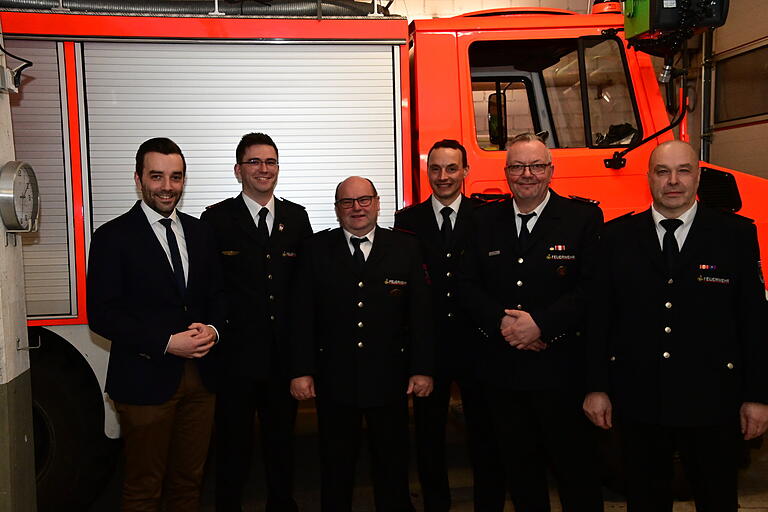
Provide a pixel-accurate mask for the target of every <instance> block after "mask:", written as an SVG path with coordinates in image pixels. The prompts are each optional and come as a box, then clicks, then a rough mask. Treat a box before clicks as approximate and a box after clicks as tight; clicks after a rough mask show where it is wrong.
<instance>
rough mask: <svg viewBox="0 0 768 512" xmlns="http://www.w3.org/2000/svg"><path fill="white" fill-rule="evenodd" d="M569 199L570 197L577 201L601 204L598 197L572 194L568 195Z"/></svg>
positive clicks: (594, 204) (595, 204)
mask: <svg viewBox="0 0 768 512" xmlns="http://www.w3.org/2000/svg"><path fill="white" fill-rule="evenodd" d="M568 199H570V200H571V201H576V202H578V203H586V204H591V205H593V206H599V205H600V201H598V200H597V199H590V198H589V197H580V196H574V195H570V196H568Z"/></svg>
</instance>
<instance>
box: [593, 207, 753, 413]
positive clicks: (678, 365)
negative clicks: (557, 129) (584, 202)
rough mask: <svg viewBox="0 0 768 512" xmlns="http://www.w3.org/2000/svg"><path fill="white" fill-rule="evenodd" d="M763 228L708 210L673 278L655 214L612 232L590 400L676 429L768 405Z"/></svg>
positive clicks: (598, 300) (604, 260) (601, 285)
mask: <svg viewBox="0 0 768 512" xmlns="http://www.w3.org/2000/svg"><path fill="white" fill-rule="evenodd" d="M758 260H759V251H758V245H757V236H756V231H755V227H754V225H753V224H752V222H751V221H750V220H748V219H745V218H743V217H740V216H738V215H733V214H725V213H720V212H718V211H716V210H712V209H708V208H706V207H704V206H702V205H701V204H699V206H698V210H697V212H696V216H695V218H694V220H693V224H692V225H691V229H690V231H689V232H688V236H687V238H686V240H685V243H684V244H683V247H682V249H681V253H680V258H679V264H678V265H677V268H676V269H675V270H674V271H673V272H672V273H671V275H669V273H668V272H667V270H666V267H665V263H664V258H663V256H662V252H661V246H660V244H659V239H658V236H657V234H656V229H655V226H654V223H653V218H652V216H651V212H650V210H647V211H645V212H643V213H640V214H637V215H634V216H631V217H622V218H619V219H617V220H615V221H612V222H610V223H608V224H607V225H606V229H605V234H604V235H603V241H602V244H601V259H600V261H601V272H600V275H599V280H598V281H597V282H596V290H595V296H594V298H593V299H592V305H593V306H594V308H593V311H592V314H591V317H592V319H593V321H592V322H591V325H594V327H593V328H592V329H590V332H591V333H592V335H591V336H590V353H591V363H592V365H593V369H592V372H591V375H592V377H593V379H592V382H591V385H590V388H591V389H590V390H591V391H609V392H610V394H611V395H612V398H613V401H614V408H615V410H616V411H617V412H618V413H619V414H620V415H623V416H626V417H628V418H631V419H634V420H636V421H641V422H645V423H651V424H661V425H667V426H708V425H717V424H725V423H728V422H732V421H734V420H735V419H736V418H737V414H738V410H739V406H740V405H741V403H742V402H745V401H753V402H762V403H768V371H766V363H767V362H768V358H767V357H766V356H767V355H768V354H766V350H767V349H768V336H767V335H766V332H765V327H766V324H765V319H766V318H768V316H766V303H765V294H764V293H765V291H764V288H763V285H762V283H761V274H760V271H759V266H758V265H759V262H758Z"/></svg>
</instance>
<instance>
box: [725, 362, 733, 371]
mask: <svg viewBox="0 0 768 512" xmlns="http://www.w3.org/2000/svg"><path fill="white" fill-rule="evenodd" d="M725 367H726V368H728V369H729V370H733V363H728V364H727V365H725Z"/></svg>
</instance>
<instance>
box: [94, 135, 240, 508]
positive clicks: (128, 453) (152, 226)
mask: <svg viewBox="0 0 768 512" xmlns="http://www.w3.org/2000/svg"><path fill="white" fill-rule="evenodd" d="M185 172H186V164H185V161H184V157H183V155H182V153H181V150H180V149H179V147H178V146H177V145H176V144H175V143H174V142H173V141H171V140H169V139H165V138H156V139H150V140H148V141H146V142H144V143H143V144H142V145H141V146H140V147H139V150H138V152H137V153H136V173H135V175H134V178H135V181H136V187H137V188H138V189H139V190H140V192H141V196H142V200H141V201H138V202H137V203H136V204H135V205H134V207H133V208H131V210H130V211H128V212H127V213H125V214H123V215H121V216H120V217H117V218H116V219H113V220H111V221H109V222H107V223H106V224H104V225H103V226H101V227H100V228H99V229H97V230H96V232H95V233H94V234H93V238H92V240H91V248H90V257H89V260H88V278H87V291H88V319H89V322H90V328H91V329H92V330H93V331H94V332H95V333H98V334H100V335H101V336H104V337H105V338H107V339H109V340H111V342H112V349H111V353H110V358H109V367H108V369H107V384H106V391H107V393H108V394H109V396H110V398H111V399H112V400H113V401H114V402H115V407H116V409H117V412H118V415H119V418H120V426H121V430H122V436H123V440H124V442H125V478H124V482H123V504H122V510H124V511H139V510H141V511H159V510H160V507H161V500H162V495H163V494H165V510H168V511H189V510H198V509H199V496H200V482H201V480H202V477H203V465H204V463H205V459H206V455H207V453H208V445H209V442H210V437H211V428H212V424H213V410H214V400H215V399H214V395H213V393H212V392H211V382H212V381H211V378H212V374H211V373H212V372H211V368H210V365H209V364H207V363H209V362H210V361H209V359H210V355H208V354H209V352H210V351H211V350H214V351H215V350H216V349H214V348H213V347H214V344H215V343H216V341H217V340H218V332H217V331H216V328H214V327H213V324H215V325H218V326H219V327H224V324H225V323H226V320H225V316H224V303H223V297H222V295H221V289H220V280H221V274H220V271H219V262H218V258H217V257H216V252H215V246H214V241H213V235H212V233H211V232H210V230H209V228H208V226H206V225H205V224H203V223H202V222H200V221H199V220H198V219H195V218H193V217H190V216H189V215H185V214H183V213H181V212H179V211H178V210H176V204H177V203H178V202H179V199H181V194H182V191H183V188H184V178H185ZM209 324H210V325H209Z"/></svg>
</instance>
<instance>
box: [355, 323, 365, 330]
mask: <svg viewBox="0 0 768 512" xmlns="http://www.w3.org/2000/svg"><path fill="white" fill-rule="evenodd" d="M357 326H358V327H359V328H361V329H362V328H363V327H364V326H365V324H364V323H363V322H357Z"/></svg>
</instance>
